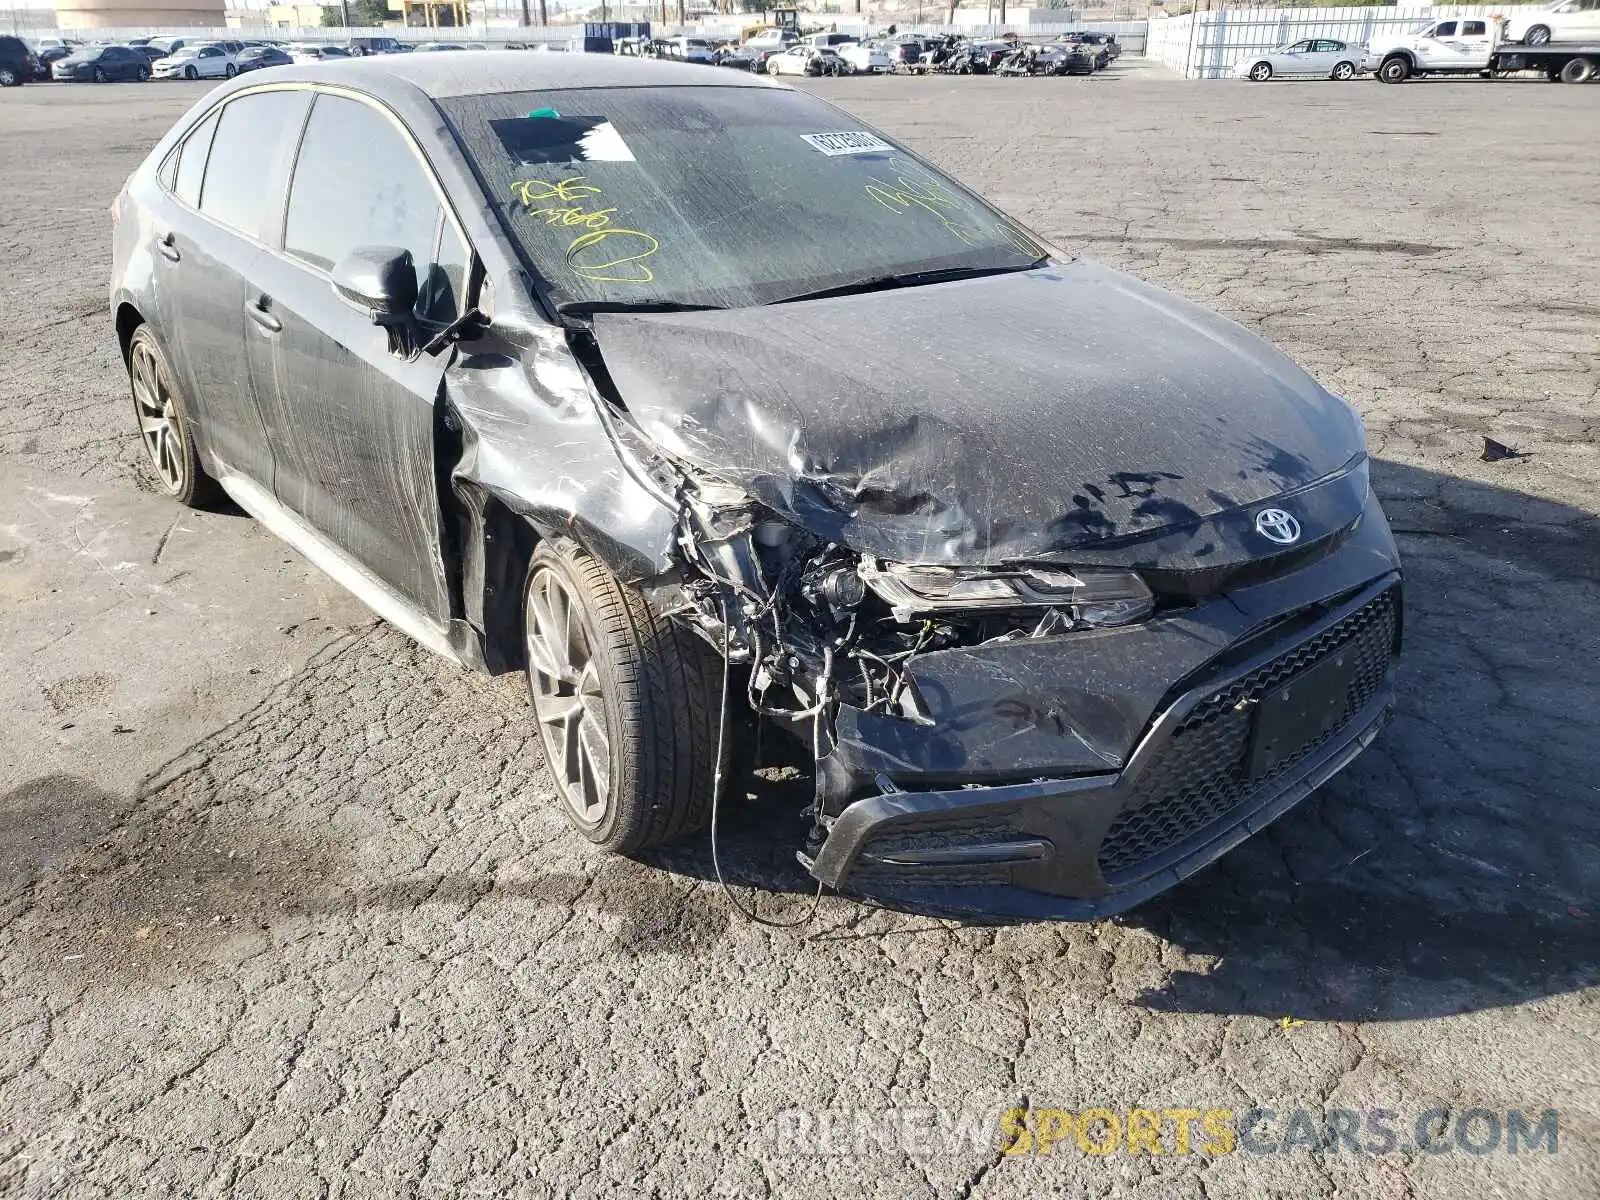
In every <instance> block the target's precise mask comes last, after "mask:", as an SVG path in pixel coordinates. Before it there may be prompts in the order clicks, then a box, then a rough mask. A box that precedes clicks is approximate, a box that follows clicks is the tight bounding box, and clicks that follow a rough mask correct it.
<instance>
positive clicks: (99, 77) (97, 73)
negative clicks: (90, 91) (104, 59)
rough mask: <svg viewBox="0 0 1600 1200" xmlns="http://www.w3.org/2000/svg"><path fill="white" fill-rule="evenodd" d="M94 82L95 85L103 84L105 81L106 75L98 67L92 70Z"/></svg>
mask: <svg viewBox="0 0 1600 1200" xmlns="http://www.w3.org/2000/svg"><path fill="white" fill-rule="evenodd" d="M94 81H95V82H96V83H104V82H105V81H106V73H105V72H104V71H103V70H101V69H100V68H99V67H96V68H95V69H94Z"/></svg>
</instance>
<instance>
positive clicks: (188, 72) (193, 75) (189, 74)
mask: <svg viewBox="0 0 1600 1200" xmlns="http://www.w3.org/2000/svg"><path fill="white" fill-rule="evenodd" d="M183 77H184V78H185V79H199V78H200V72H199V71H196V70H195V69H194V68H193V67H185V68H184V69H183Z"/></svg>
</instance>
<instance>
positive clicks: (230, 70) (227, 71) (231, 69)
mask: <svg viewBox="0 0 1600 1200" xmlns="http://www.w3.org/2000/svg"><path fill="white" fill-rule="evenodd" d="M238 73H239V68H238V67H236V66H234V65H233V64H232V63H229V64H228V65H227V66H225V67H223V68H222V74H223V75H224V76H225V77H227V78H228V79H232V78H233V77H234V76H235V75H237V74H238Z"/></svg>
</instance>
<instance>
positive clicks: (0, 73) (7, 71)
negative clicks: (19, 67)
mask: <svg viewBox="0 0 1600 1200" xmlns="http://www.w3.org/2000/svg"><path fill="white" fill-rule="evenodd" d="M21 86H22V76H21V75H18V74H17V73H16V72H15V71H13V70H12V69H11V68H10V67H0V87H21Z"/></svg>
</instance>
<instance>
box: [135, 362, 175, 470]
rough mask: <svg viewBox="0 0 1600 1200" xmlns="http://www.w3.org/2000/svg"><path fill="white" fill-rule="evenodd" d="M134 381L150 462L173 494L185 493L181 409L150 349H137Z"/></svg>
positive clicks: (145, 446) (141, 431)
mask: <svg viewBox="0 0 1600 1200" xmlns="http://www.w3.org/2000/svg"><path fill="white" fill-rule="evenodd" d="M130 374H131V375H132V378H133V406H134V411H135V413H136V414H137V415H138V418H139V436H140V438H141V439H142V440H143V441H144V448H145V451H146V453H148V454H149V455H150V463H151V465H152V466H154V467H155V469H156V474H157V475H159V476H160V477H161V482H162V484H163V485H165V487H166V489H167V490H168V491H169V492H172V493H173V494H174V495H176V494H177V493H178V492H181V491H183V484H184V477H185V473H186V467H185V465H184V454H183V441H182V434H181V433H180V432H179V430H178V415H177V407H176V405H174V404H173V402H172V391H171V389H170V388H168V387H167V385H166V380H165V378H164V376H163V373H162V371H161V367H160V365H159V364H158V363H157V362H156V361H155V357H154V356H153V355H152V354H151V353H150V351H149V349H147V348H146V347H144V346H135V347H134V350H133V361H132V363H131V364H130Z"/></svg>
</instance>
